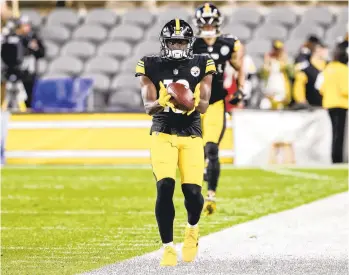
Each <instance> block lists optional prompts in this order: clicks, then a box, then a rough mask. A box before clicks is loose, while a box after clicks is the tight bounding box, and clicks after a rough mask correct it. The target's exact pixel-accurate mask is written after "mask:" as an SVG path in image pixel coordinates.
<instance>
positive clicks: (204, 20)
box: [193, 3, 223, 37]
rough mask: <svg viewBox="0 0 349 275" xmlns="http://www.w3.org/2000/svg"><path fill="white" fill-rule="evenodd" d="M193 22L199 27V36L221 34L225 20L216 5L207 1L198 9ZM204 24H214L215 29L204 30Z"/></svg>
mask: <svg viewBox="0 0 349 275" xmlns="http://www.w3.org/2000/svg"><path fill="white" fill-rule="evenodd" d="M193 22H194V24H195V26H196V27H197V28H198V29H199V33H198V36H200V37H215V36H218V35H220V34H221V31H220V27H221V25H222V22H223V16H222V14H221V12H220V11H219V10H218V8H217V7H216V6H215V5H212V4H211V3H206V4H204V5H203V6H200V7H198V8H197V9H196V11H195V17H194V19H193ZM204 26H212V27H214V30H204V29H203V27H204Z"/></svg>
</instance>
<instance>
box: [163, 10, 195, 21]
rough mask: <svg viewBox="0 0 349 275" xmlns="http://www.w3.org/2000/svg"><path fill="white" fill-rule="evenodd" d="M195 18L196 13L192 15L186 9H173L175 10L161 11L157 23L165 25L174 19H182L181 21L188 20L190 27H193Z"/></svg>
mask: <svg viewBox="0 0 349 275" xmlns="http://www.w3.org/2000/svg"><path fill="white" fill-rule="evenodd" d="M193 16H194V11H193V13H192V14H191V13H189V12H188V11H187V10H186V9H185V8H181V7H173V8H167V9H161V10H159V11H158V18H157V22H158V23H159V24H162V25H164V24H166V23H167V22H168V21H170V20H172V19H175V18H180V19H184V20H186V21H187V22H188V23H189V24H190V25H192V17H193Z"/></svg>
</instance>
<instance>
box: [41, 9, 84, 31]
mask: <svg viewBox="0 0 349 275" xmlns="http://www.w3.org/2000/svg"><path fill="white" fill-rule="evenodd" d="M46 24H47V25H63V26H65V27H68V28H70V29H73V28H75V27H76V26H77V25H78V24H79V16H78V14H77V13H76V12H75V11H74V10H73V9H69V8H59V9H55V10H53V11H52V12H51V13H49V14H48V16H47V22H46Z"/></svg>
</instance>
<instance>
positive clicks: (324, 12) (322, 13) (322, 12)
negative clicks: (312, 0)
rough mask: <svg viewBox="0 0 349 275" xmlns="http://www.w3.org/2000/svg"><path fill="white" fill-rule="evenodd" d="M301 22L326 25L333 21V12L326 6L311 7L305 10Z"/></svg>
mask: <svg viewBox="0 0 349 275" xmlns="http://www.w3.org/2000/svg"><path fill="white" fill-rule="evenodd" d="M301 22H302V23H303V22H304V23H312V22H314V23H315V24H318V25H321V26H323V27H328V26H329V25H330V24H331V23H332V22H333V14H332V13H331V12H330V9H329V8H328V7H311V8H309V9H308V10H306V11H305V13H304V14H303V16H302V20H301Z"/></svg>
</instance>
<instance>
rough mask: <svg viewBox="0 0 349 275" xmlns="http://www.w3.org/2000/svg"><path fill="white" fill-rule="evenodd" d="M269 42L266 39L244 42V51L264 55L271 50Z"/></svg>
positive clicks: (253, 54)
mask: <svg viewBox="0 0 349 275" xmlns="http://www.w3.org/2000/svg"><path fill="white" fill-rule="evenodd" d="M271 47H272V45H271V42H270V40H267V39H255V40H252V41H250V42H249V43H247V44H246V51H247V52H248V53H249V54H250V55H252V56H255V55H259V56H264V54H265V53H267V52H269V51H270V50H271Z"/></svg>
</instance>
